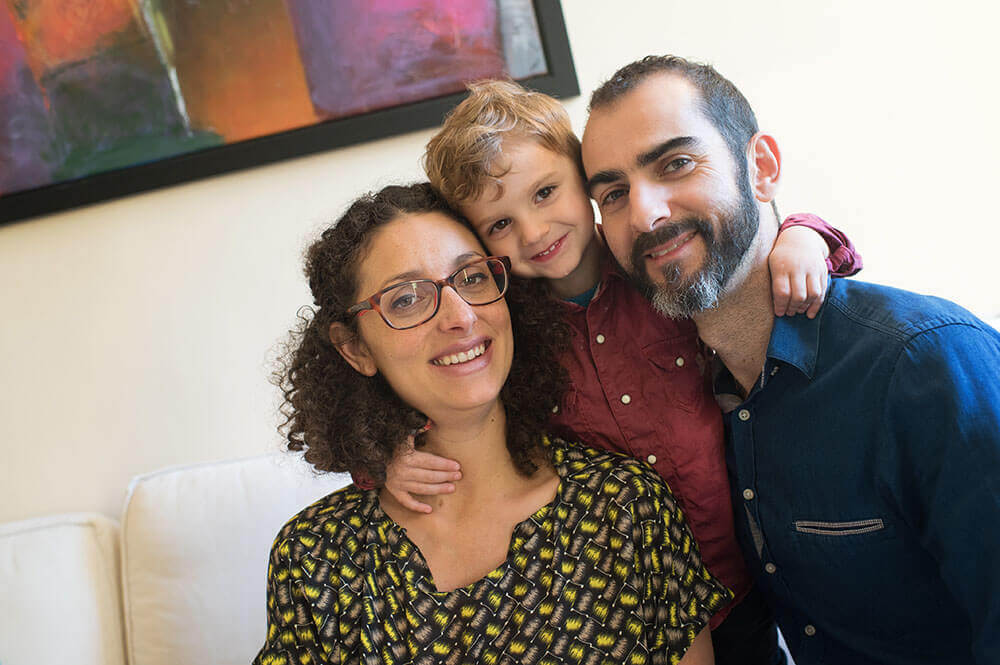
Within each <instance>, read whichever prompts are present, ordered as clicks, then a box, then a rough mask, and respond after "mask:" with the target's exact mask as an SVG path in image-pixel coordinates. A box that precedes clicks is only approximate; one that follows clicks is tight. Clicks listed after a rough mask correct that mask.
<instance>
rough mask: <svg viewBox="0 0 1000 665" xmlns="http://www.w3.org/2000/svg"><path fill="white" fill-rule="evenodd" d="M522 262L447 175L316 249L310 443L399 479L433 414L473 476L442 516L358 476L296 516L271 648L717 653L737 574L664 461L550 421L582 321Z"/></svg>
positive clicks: (533, 659)
mask: <svg viewBox="0 0 1000 665" xmlns="http://www.w3.org/2000/svg"><path fill="white" fill-rule="evenodd" d="M508 270H509V263H508V262H507V261H506V259H503V258H496V257H488V256H487V255H486V253H485V251H484V250H483V248H482V246H481V245H480V244H479V241H478V240H477V239H476V237H475V236H474V235H473V234H472V232H471V231H469V230H468V229H467V228H466V227H465V226H464V225H463V224H462V223H461V222H460V221H459V220H458V219H457V218H456V216H455V214H454V213H453V212H451V211H450V210H448V208H447V207H446V206H445V204H444V203H443V202H442V201H441V200H440V199H439V198H437V196H436V195H435V194H434V193H433V191H432V190H431V189H430V187H429V186H428V185H426V184H421V185H414V186H411V187H387V188H385V189H383V190H382V191H381V192H379V193H378V194H375V195H373V196H367V197H363V198H361V199H359V200H358V201H356V202H355V203H354V204H353V205H352V206H351V207H350V208H349V209H348V211H347V212H346V213H345V215H344V216H343V218H341V220H340V221H339V222H338V223H337V224H336V225H335V226H334V227H332V228H330V229H328V230H327V231H326V232H325V233H324V234H323V236H322V237H321V239H320V240H319V241H317V242H316V243H315V244H314V245H313V246H312V247H311V248H310V250H309V252H308V256H307V266H306V273H307V275H308V277H309V284H310V288H311V289H312V293H313V297H314V299H315V302H316V305H317V306H318V310H317V311H316V313H315V315H314V317H313V318H312V319H311V320H308V321H306V322H305V324H304V327H303V330H302V331H301V333H300V335H299V336H298V338H297V347H296V348H295V349H294V350H293V352H292V354H291V358H290V362H289V366H288V368H287V372H286V374H285V376H286V379H285V381H284V384H283V387H284V393H285V404H286V415H287V417H288V423H287V427H288V441H289V447H290V448H291V449H293V450H300V449H305V456H306V459H307V460H308V461H310V462H311V463H312V464H313V465H314V466H315V467H316V468H317V469H319V470H323V471H345V470H346V471H352V472H354V473H364V474H366V475H368V476H370V477H373V478H374V479H376V480H379V479H381V478H384V473H385V465H386V464H387V463H388V461H389V460H390V459H391V458H392V455H393V453H394V452H395V451H396V449H397V448H398V447H399V446H400V445H402V442H403V441H404V440H405V439H406V437H407V435H408V434H410V433H413V432H418V433H417V445H418V446H419V447H422V448H423V449H425V450H428V451H431V452H434V453H436V454H441V455H445V456H448V457H451V458H452V459H456V460H458V461H459V462H460V463H461V464H462V469H463V480H462V483H460V487H458V488H457V489H456V491H455V492H454V493H452V494H448V495H441V496H437V497H434V498H433V499H430V498H429V497H428V500H433V501H434V502H435V505H434V511H433V512H432V513H429V514H426V513H414V512H411V511H409V510H406V509H404V508H403V507H402V506H401V505H400V504H399V503H397V502H396V500H395V499H394V498H393V497H392V495H391V494H389V493H387V492H385V491H379V490H367V491H364V490H360V489H358V488H357V487H356V486H353V485H352V486H349V487H348V488H345V489H344V490H341V491H339V492H335V493H333V494H331V495H329V496H327V497H325V498H324V499H321V500H320V501H318V502H316V503H315V504H313V505H312V506H309V507H308V508H306V509H305V510H303V511H302V512H301V513H299V514H298V515H297V516H295V517H294V518H292V519H291V520H290V521H289V522H288V523H287V524H286V525H285V527H284V528H283V529H282V531H281V533H280V534H279V535H278V537H277V539H276V541H275V544H274V547H273V549H272V552H271V562H270V567H269V572H268V632H267V641H266V644H265V646H264V648H263V649H262V650H261V652H260V654H258V656H257V660H256V661H255V662H257V663H261V664H265V663H279V662H287V663H362V662H363V663H376V662H378V663H437V662H440V663H479V662H484V663H560V662H584V663H603V662H616V663H667V662H677V661H678V660H680V659H681V658H682V656H683V660H682V661H681V662H683V663H685V664H690V663H711V661H712V655H711V641H710V639H709V637H708V631H707V630H703V628H704V627H705V626H706V625H707V623H708V620H709V618H710V616H711V614H712V613H713V612H714V611H715V610H717V609H718V608H719V607H721V606H722V605H724V604H725V602H727V601H728V599H729V597H730V594H729V592H728V590H727V589H725V588H724V587H722V586H721V585H720V584H719V583H718V582H717V581H716V580H715V579H714V578H712V577H711V576H710V575H709V573H708V571H707V570H706V569H705V568H704V566H702V564H701V559H700V557H699V555H698V551H697V547H696V546H695V545H694V541H693V540H692V538H691V534H690V532H689V531H688V528H687V526H686V524H685V523H684V521H683V516H682V515H681V513H680V511H679V509H678V508H677V506H676V504H675V503H674V500H673V497H672V496H671V495H670V492H669V490H668V489H667V488H666V486H665V485H664V484H663V481H662V480H660V479H659V477H658V476H657V475H656V474H655V473H654V472H653V471H652V470H651V469H649V468H648V467H645V466H642V465H639V464H638V463H636V462H634V461H633V460H628V459H627V458H623V457H620V456H617V455H614V454H611V453H603V452H597V451H594V450H590V449H587V448H584V447H582V446H572V447H569V446H566V445H564V444H563V443H562V442H560V441H558V440H553V441H551V442H549V441H548V440H547V439H545V437H544V427H545V422H546V418H547V416H548V414H549V413H550V411H551V410H552V408H553V407H554V406H555V405H556V404H557V403H558V398H559V396H560V394H561V389H562V387H563V384H564V372H562V370H561V369H560V368H559V367H558V365H557V364H556V363H554V362H553V361H552V358H554V357H556V356H557V354H558V353H559V352H560V350H561V349H562V348H564V347H565V344H566V341H567V337H568V333H567V332H566V329H565V328H561V327H559V326H557V325H556V324H554V323H553V322H552V321H550V320H548V319H547V318H546V317H545V314H544V312H545V311H546V305H545V304H544V302H543V301H542V300H540V299H539V300H537V301H536V298H535V297H534V296H532V294H531V293H528V292H524V293H520V292H518V291H520V286H519V287H518V288H516V289H515V288H511V289H510V290H509V291H508V286H509V284H508V282H509V279H508ZM525 288H530V287H525ZM505 293H506V298H505V297H504V296H505ZM508 305H509V306H510V308H509V309H508ZM512 319H513V325H512ZM515 346H516V347H517V349H518V350H517V353H516V355H515V353H514V348H515ZM685 653H686V655H685Z"/></svg>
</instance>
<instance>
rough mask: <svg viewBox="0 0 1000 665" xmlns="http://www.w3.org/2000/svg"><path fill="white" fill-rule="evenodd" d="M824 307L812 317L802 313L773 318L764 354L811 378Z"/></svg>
mask: <svg viewBox="0 0 1000 665" xmlns="http://www.w3.org/2000/svg"><path fill="white" fill-rule="evenodd" d="M825 309H826V306H825V304H824V306H823V308H822V309H820V312H819V314H818V315H817V316H816V318H815V319H810V318H809V317H807V316H806V315H804V314H797V315H795V316H776V317H774V327H773V328H772V329H771V341H770V342H769V343H768V345H767V357H768V358H770V359H771V360H777V361H780V362H783V363H786V364H788V365H792V366H793V367H795V368H797V369H798V370H799V371H800V372H802V373H803V374H805V375H806V376H807V377H809V378H810V379H811V378H812V377H813V372H815V370H816V356H817V355H818V354H819V334H820V326H821V325H822V322H823V312H824V310H825Z"/></svg>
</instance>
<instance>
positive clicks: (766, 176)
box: [747, 132, 781, 203]
mask: <svg viewBox="0 0 1000 665" xmlns="http://www.w3.org/2000/svg"><path fill="white" fill-rule="evenodd" d="M747 151H748V153H749V154H748V157H749V158H750V188H751V189H752V190H753V195H754V198H756V199H757V200H758V201H760V202H762V203H768V202H770V201H773V200H774V197H775V195H776V194H777V193H778V180H779V179H780V178H781V152H780V151H779V150H778V142H777V141H775V140H774V137H773V136H771V135H770V134H764V133H763V132H758V133H756V134H754V135H753V138H751V139H750V145H749V146H748V150H747Z"/></svg>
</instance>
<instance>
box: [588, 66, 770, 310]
mask: <svg viewBox="0 0 1000 665" xmlns="http://www.w3.org/2000/svg"><path fill="white" fill-rule="evenodd" d="M583 164H584V168H585V169H586V173H587V179H588V187H589V190H590V194H591V196H593V197H594V199H595V200H596V201H597V205H598V208H599V209H600V211H601V220H602V223H603V225H604V232H605V237H606V238H607V241H608V247H609V249H611V251H612V253H613V254H614V255H615V257H616V258H617V259H618V262H619V263H621V264H622V266H624V267H625V268H626V270H628V271H629V273H630V274H631V276H632V278H633V279H634V280H635V281H636V283H637V285H638V286H639V288H640V289H642V290H643V291H644V292H645V294H646V296H647V297H648V298H649V299H650V301H651V302H652V304H653V306H654V307H655V308H656V309H657V310H658V311H659V312H660V313H661V314H663V315H665V316H670V317H673V318H690V317H691V316H693V315H694V314H697V313H698V312H700V311H702V310H704V309H707V308H711V307H713V306H714V305H715V304H716V303H717V301H718V298H719V296H720V295H721V294H722V292H723V290H724V288H725V287H726V285H727V283H728V282H729V280H730V278H731V277H732V275H733V274H734V272H735V271H736V270H737V268H738V267H739V266H740V264H741V262H742V261H743V258H744V256H745V255H746V254H747V251H748V249H749V248H750V246H751V244H752V242H753V239H754V237H755V236H756V234H757V228H758V224H759V211H758V208H757V204H756V202H755V200H754V197H753V193H752V192H751V190H750V183H749V180H748V179H747V177H746V173H745V172H746V167H745V166H744V167H743V168H742V169H739V168H737V164H736V163H735V162H734V160H733V157H732V154H731V153H730V152H729V149H728V148H727V146H726V143H725V141H724V140H723V138H722V135H721V134H719V132H718V130H716V129H715V127H714V126H713V125H712V123H711V121H710V120H709V119H708V118H707V117H705V116H704V114H703V113H702V111H701V109H700V108H699V106H698V93H697V91H696V90H695V89H694V88H693V87H692V86H691V84H689V83H688V82H687V81H686V80H684V79H683V78H681V77H679V76H676V75H672V74H654V75H652V76H650V77H649V78H647V79H646V80H645V81H643V82H642V83H641V84H639V85H638V86H637V87H636V88H635V89H633V90H632V91H630V92H629V93H628V94H626V95H625V96H624V97H622V98H621V99H619V100H618V101H617V102H615V103H613V104H612V105H611V106H608V107H605V108H599V109H597V110H595V111H594V112H593V113H592V114H591V116H590V119H589V120H588V122H587V129H586V131H585V132H584V135H583Z"/></svg>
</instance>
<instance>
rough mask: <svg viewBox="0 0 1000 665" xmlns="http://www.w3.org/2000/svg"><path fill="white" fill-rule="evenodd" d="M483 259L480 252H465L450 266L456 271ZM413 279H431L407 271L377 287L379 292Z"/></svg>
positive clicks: (422, 274) (421, 274) (424, 275)
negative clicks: (471, 262)
mask: <svg viewBox="0 0 1000 665" xmlns="http://www.w3.org/2000/svg"><path fill="white" fill-rule="evenodd" d="M484 258H486V255H485V254H483V253H482V252H465V253H463V254H459V255H458V256H456V257H455V260H454V261H453V262H452V265H453V266H454V267H455V268H456V269H458V268H461V267H462V266H464V265H465V264H466V263H469V262H470V261H475V260H476V259H484ZM415 279H432V278H431V277H428V276H427V275H426V274H424V273H422V272H420V271H418V270H407V271H406V272H401V273H397V274H395V275H393V276H392V277H389V278H387V279H384V280H382V284H381V285H380V286H379V290H381V289H384V288H386V287H387V286H392V285H393V284H396V283H398V282H410V281H413V280H415Z"/></svg>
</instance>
